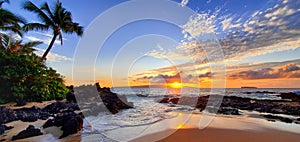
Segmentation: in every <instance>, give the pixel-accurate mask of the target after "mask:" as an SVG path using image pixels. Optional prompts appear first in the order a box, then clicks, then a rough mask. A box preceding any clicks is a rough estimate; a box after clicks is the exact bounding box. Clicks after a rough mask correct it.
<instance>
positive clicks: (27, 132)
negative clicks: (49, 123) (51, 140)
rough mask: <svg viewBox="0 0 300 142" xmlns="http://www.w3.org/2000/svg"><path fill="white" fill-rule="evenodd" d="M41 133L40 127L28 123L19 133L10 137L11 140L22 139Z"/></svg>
mask: <svg viewBox="0 0 300 142" xmlns="http://www.w3.org/2000/svg"><path fill="white" fill-rule="evenodd" d="M39 135H43V133H42V132H41V130H40V129H37V128H34V126H33V125H29V126H28V127H27V128H26V130H23V131H21V132H20V133H19V134H17V135H15V136H13V137H12V140H18V139H24V138H29V137H34V136H39Z"/></svg>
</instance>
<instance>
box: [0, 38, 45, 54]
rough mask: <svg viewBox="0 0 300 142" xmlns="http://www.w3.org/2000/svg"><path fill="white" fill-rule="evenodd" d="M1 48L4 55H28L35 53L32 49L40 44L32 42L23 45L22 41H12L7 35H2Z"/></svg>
mask: <svg viewBox="0 0 300 142" xmlns="http://www.w3.org/2000/svg"><path fill="white" fill-rule="evenodd" d="M2 38H3V47H4V49H5V53H7V54H10V53H18V54H22V55H30V54H32V53H33V51H35V49H34V48H33V47H36V46H38V45H40V44H42V42H40V41H33V42H27V43H23V41H22V40H14V39H12V38H11V37H9V36H8V35H3V37H2Z"/></svg>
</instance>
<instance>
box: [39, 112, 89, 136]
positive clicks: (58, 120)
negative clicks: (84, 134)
mask: <svg viewBox="0 0 300 142" xmlns="http://www.w3.org/2000/svg"><path fill="white" fill-rule="evenodd" d="M83 118H84V116H83V114H82V113H79V114H76V113H75V112H73V111H70V110H66V111H63V112H62V113H58V114H57V115H56V116H55V117H54V118H53V119H49V120H47V121H46V122H45V124H44V125H43V128H48V127H52V126H57V127H61V130H62V131H63V134H62V135H61V136H60V137H59V138H64V137H66V136H68V135H71V134H75V133H77V132H78V131H80V130H81V129H82V128H83Z"/></svg>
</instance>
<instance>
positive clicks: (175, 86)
mask: <svg viewBox="0 0 300 142" xmlns="http://www.w3.org/2000/svg"><path fill="white" fill-rule="evenodd" d="M168 86H169V87H171V88H182V83H180V82H173V83H169V84H168Z"/></svg>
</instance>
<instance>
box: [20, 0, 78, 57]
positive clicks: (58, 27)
mask: <svg viewBox="0 0 300 142" xmlns="http://www.w3.org/2000/svg"><path fill="white" fill-rule="evenodd" d="M23 7H24V9H26V10H28V11H31V12H33V13H36V14H37V16H38V18H39V19H40V20H41V23H28V24H25V26H24V27H23V30H24V31H30V30H37V31H48V30H50V29H51V30H52V31H53V38H52V40H51V42H50V44H49V46H48V48H47V50H46V51H45V53H44V54H43V56H42V58H43V59H46V56H47V55H48V53H49V51H50V50H51V48H52V46H53V44H54V42H55V40H56V38H57V37H58V38H59V39H60V42H61V45H62V44H63V36H62V32H64V33H68V34H72V33H76V34H77V35H78V36H81V35H82V34H83V27H81V26H79V24H78V23H75V22H73V20H72V15H71V12H69V11H67V10H66V9H65V8H63V7H62V4H61V2H59V0H57V2H56V5H55V7H54V9H53V10H51V9H50V8H49V6H48V4H47V3H44V4H43V5H42V6H41V7H37V6H36V5H35V4H33V3H32V2H30V1H26V2H25V3H24V5H23Z"/></svg>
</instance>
